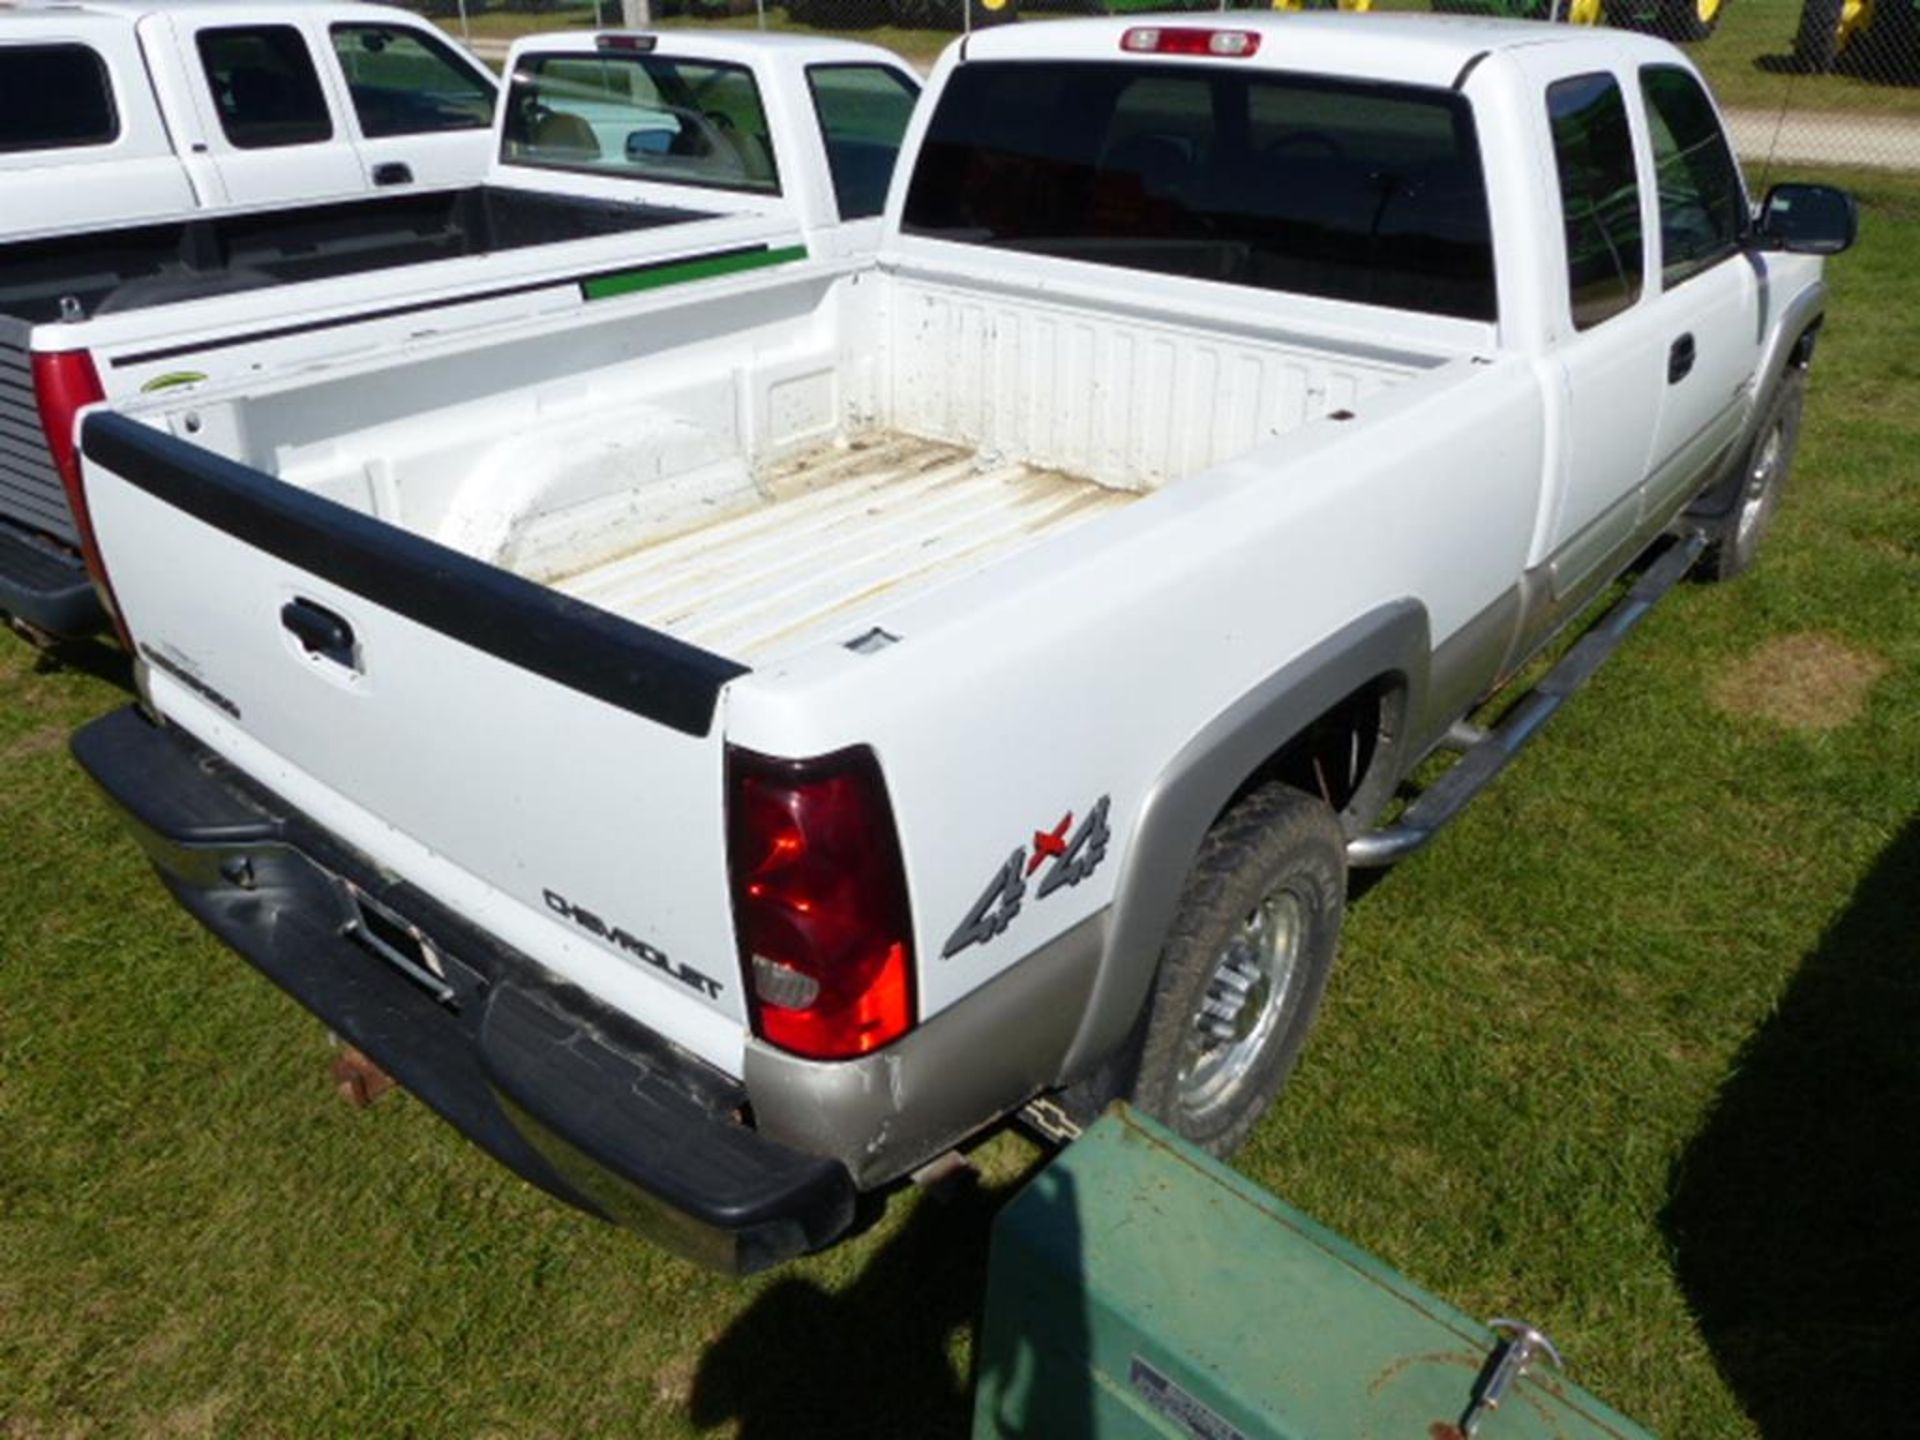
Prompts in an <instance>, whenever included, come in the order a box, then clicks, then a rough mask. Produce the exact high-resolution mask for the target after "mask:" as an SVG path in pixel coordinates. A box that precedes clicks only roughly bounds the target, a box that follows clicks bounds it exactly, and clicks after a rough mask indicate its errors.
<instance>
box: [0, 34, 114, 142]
mask: <svg viewBox="0 0 1920 1440" xmlns="http://www.w3.org/2000/svg"><path fill="white" fill-rule="evenodd" d="M119 138H120V118H119V116H118V114H117V113H116V112H115V110H114V104H113V85H112V82H111V81H109V80H108V78H107V67H106V64H105V63H104V62H103V61H102V60H101V59H100V57H99V55H98V54H96V53H95V52H94V51H92V50H90V49H89V48H87V47H86V46H85V45H0V154H7V153H10V152H13V151H19V150H71V149H77V148H78V147H80V146H83V145H111V144H112V143H113V142H114V141H115V140H117V139H119Z"/></svg>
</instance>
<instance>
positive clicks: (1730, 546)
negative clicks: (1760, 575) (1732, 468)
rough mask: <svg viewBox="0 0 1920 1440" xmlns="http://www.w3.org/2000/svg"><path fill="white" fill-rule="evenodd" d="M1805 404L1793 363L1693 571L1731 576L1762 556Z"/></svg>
mask: <svg viewBox="0 0 1920 1440" xmlns="http://www.w3.org/2000/svg"><path fill="white" fill-rule="evenodd" d="M1806 404H1807V372H1806V370H1805V369H1803V368H1802V367H1800V366H1798V365H1793V366H1789V367H1788V369H1787V373H1786V374H1785V375H1783V376H1781V377H1780V383H1779V385H1777V386H1776V387H1774V392H1773V395H1772V398H1771V399H1769V400H1768V401H1767V408H1766V409H1765V410H1763V411H1762V412H1761V414H1760V420H1759V423H1758V424H1757V425H1756V426H1755V427H1754V432H1753V443H1752V444H1751V445H1750V446H1749V447H1748V449H1747V453H1746V455H1745V457H1744V458H1743V459H1742V460H1741V462H1740V474H1741V479H1740V482H1739V484H1738V486H1737V487H1734V488H1733V493H1732V495H1731V498H1730V503H1729V504H1728V506H1727V509H1726V513H1725V514H1723V515H1721V516H1718V517H1716V518H1715V520H1714V521H1713V525H1712V532H1711V533H1712V536H1713V542H1712V544H1711V545H1710V546H1709V547H1708V549H1707V553H1706V554H1704V555H1703V556H1701V557H1700V563H1699V565H1698V566H1697V567H1696V568H1695V570H1694V574H1695V575H1697V576H1699V577H1700V578H1701V579H1702V580H1711V581H1719V580H1732V579H1733V578H1735V577H1736V576H1739V575H1744V574H1746V573H1747V571H1749V570H1751V569H1752V568H1753V566H1754V562H1755V561H1757V560H1758V559H1759V558H1760V543H1761V542H1762V541H1763V540H1765V539H1766V538H1767V531H1768V530H1769V529H1771V528H1772V526H1773V517H1774V514H1775V513H1776V512H1777V511H1778V510H1779V508H1780V496H1781V494H1782V492H1783V491H1784V490H1785V489H1786V485H1787V474H1788V472H1789V471H1790V470H1792V468H1793V452H1794V450H1795V449H1796V448H1798V446H1799V444H1800V419H1801V416H1802V414H1803V413H1804V412H1805V410H1806Z"/></svg>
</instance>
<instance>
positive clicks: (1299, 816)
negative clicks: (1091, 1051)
mask: <svg viewBox="0 0 1920 1440" xmlns="http://www.w3.org/2000/svg"><path fill="white" fill-rule="evenodd" d="M1345 907H1346V856H1345V841H1344V838H1343V836H1342V835H1341V832H1340V825H1339V822H1338V821H1337V820H1336V819H1335V818H1334V814H1333V811H1332V810H1331V809H1330V808H1329V807H1328V806H1327V805H1326V804H1325V802H1323V801H1321V800H1318V799H1315V798H1314V797H1312V796H1309V795H1305V794H1302V793H1301V792H1300V791H1298V790H1294V789H1291V788H1289V787H1287V786H1284V785H1278V784H1274V785H1267V786H1263V787H1262V788H1260V789H1258V790H1256V791H1254V792H1253V793H1252V794H1250V795H1248V796H1247V797H1246V798H1245V799H1243V800H1242V801H1240V802H1239V803H1238V804H1236V805H1235V806H1234V807H1233V808H1232V809H1231V810H1229V811H1228V812H1227V813H1226V814H1225V815H1224V816H1222V817H1221V819H1220V820H1219V821H1218V822H1216V824H1215V825H1214V828H1213V829H1212V830H1211V831H1210V832H1208V835H1207V839H1206V841H1205V843H1204V844H1203V845H1202V846H1201V848H1200V855H1199V857H1198V859H1196V860H1195V862H1194V867H1193V870H1192V872H1191V873H1190V874H1189V875H1188V877H1187V884H1186V889H1185V891H1184V892H1183V893H1182V896H1181V901H1180V911H1179V914H1178V916H1177V917H1176V918H1175V921H1174V926H1173V930H1172V933H1171V934H1170V935H1169V936H1168V939H1167V944H1166V948H1165V949H1164V950H1162V952H1161V955H1160V970H1159V974H1158V976H1157V978H1156V981H1155V985H1154V993H1153V999H1152V1002H1151V1008H1150V1010H1149V1013H1148V1017H1147V1027H1146V1035H1145V1038H1144V1040H1143V1042H1142V1046H1141V1051H1140V1063H1139V1066H1138V1069H1137V1071H1136V1073H1135V1079H1134V1085H1133V1099H1134V1102H1135V1103H1136V1104H1137V1105H1139V1106H1140V1107H1141V1108H1142V1109H1143V1110H1145V1111H1147V1113H1149V1114H1150V1115H1153V1116H1155V1117H1157V1118H1158V1119H1159V1120H1161V1121H1162V1122H1163V1123H1165V1124H1166V1125H1168V1126H1170V1127H1171V1128H1172V1129H1174V1130H1175V1131H1177V1132H1178V1133H1179V1134H1181V1135H1182V1136H1184V1137H1185V1138H1187V1139H1188V1140H1191V1141H1192V1142H1193V1143H1195V1144H1196V1145H1199V1146H1200V1147H1201V1148H1203V1149H1205V1150H1207V1151H1210V1152H1211V1153H1213V1154H1215V1155H1230V1154H1232V1153H1233V1152H1234V1151H1235V1150H1237V1149H1239V1148H1240V1146H1241V1144H1243V1143H1244V1142H1245V1140H1246V1138H1247V1136H1248V1134H1249V1133H1251V1131H1252V1129H1253V1127H1254V1125H1255V1123H1257V1122H1258V1120H1259V1119H1260V1116H1261V1115H1262V1114H1264V1113H1265V1111H1266V1109H1267V1107H1268V1106H1269V1105H1271V1104H1272V1103H1273V1099H1274V1097H1275V1096H1276V1095H1277V1094H1279V1092H1280V1088H1281V1086H1282V1085H1284V1084H1285V1083H1286V1079H1287V1076H1288V1074H1289V1073H1290V1072H1291V1071H1292V1069H1293V1065H1294V1062H1295V1060H1297V1059H1298V1058H1299V1054H1300V1047H1301V1045H1302V1043H1303V1042H1304V1041H1305V1040H1306V1036H1307V1031H1308V1030H1309V1029H1310V1028H1311V1027H1312V1024H1313V1017H1314V1014H1315V1012H1316V1011H1317V1010H1318V1009H1319V1005H1320V996H1321V993H1322V992H1323V991H1324V990H1325V989H1326V984H1327V976H1328V974H1329V973H1330V971H1331V970H1332V967H1333V957H1334V951H1335V948H1336V947H1337V945H1338V943H1339V939H1340V921H1341V917H1342V915H1343V914H1344V911H1345Z"/></svg>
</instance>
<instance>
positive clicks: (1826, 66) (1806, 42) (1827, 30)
mask: <svg viewBox="0 0 1920 1440" xmlns="http://www.w3.org/2000/svg"><path fill="white" fill-rule="evenodd" d="M1840 9H1841V0H1801V5H1800V28H1799V30H1798V31H1797V32H1796V33H1795V35H1794V37H1793V58H1794V60H1795V61H1796V62H1798V64H1799V66H1800V68H1801V69H1802V70H1805V71H1808V72H1810V73H1811V74H1815V75H1824V74H1826V73H1827V71H1829V70H1831V69H1833V62H1834V59H1835V58H1836V57H1837V56H1838V55H1839V53H1840Z"/></svg>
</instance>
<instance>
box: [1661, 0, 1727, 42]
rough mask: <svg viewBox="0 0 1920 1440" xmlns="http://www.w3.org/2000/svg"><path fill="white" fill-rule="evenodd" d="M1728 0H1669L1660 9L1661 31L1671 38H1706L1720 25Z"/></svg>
mask: <svg viewBox="0 0 1920 1440" xmlns="http://www.w3.org/2000/svg"><path fill="white" fill-rule="evenodd" d="M1727 4H1728V0H1667V3H1666V4H1664V5H1663V6H1662V7H1661V9H1660V26H1659V28H1660V33H1661V34H1662V35H1664V36H1666V37H1667V39H1669V40H1683V41H1685V40H1704V39H1706V38H1707V37H1708V36H1709V35H1711V34H1713V32H1714V31H1715V30H1717V29H1718V28H1719V27H1720V17H1721V16H1722V15H1723V14H1725V13H1726V8H1727Z"/></svg>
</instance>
